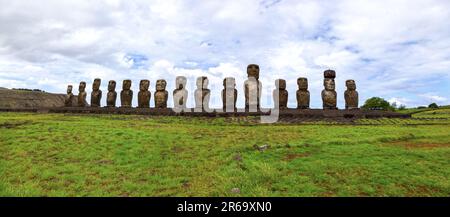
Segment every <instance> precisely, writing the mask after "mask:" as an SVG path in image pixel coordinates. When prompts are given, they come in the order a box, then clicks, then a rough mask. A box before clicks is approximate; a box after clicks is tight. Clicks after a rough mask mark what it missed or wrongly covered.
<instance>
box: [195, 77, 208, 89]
mask: <svg viewBox="0 0 450 217" xmlns="http://www.w3.org/2000/svg"><path fill="white" fill-rule="evenodd" d="M197 88H198V89H207V88H208V77H206V76H201V77H198V78H197Z"/></svg>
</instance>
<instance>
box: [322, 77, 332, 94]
mask: <svg viewBox="0 0 450 217" xmlns="http://www.w3.org/2000/svg"><path fill="white" fill-rule="evenodd" d="M323 85H324V86H325V90H328V91H330V90H334V88H335V84H334V79H331V78H325V80H324V81H323Z"/></svg>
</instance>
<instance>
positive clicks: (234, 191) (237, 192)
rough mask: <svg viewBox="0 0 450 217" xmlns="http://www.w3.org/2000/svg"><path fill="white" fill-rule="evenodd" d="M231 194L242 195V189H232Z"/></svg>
mask: <svg viewBox="0 0 450 217" xmlns="http://www.w3.org/2000/svg"><path fill="white" fill-rule="evenodd" d="M231 193H233V194H240V193H241V189H239V188H232V189H231Z"/></svg>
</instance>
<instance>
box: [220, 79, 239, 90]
mask: <svg viewBox="0 0 450 217" xmlns="http://www.w3.org/2000/svg"><path fill="white" fill-rule="evenodd" d="M223 86H224V87H225V88H226V89H234V88H235V87H236V81H235V79H234V78H232V77H227V78H225V79H223Z"/></svg>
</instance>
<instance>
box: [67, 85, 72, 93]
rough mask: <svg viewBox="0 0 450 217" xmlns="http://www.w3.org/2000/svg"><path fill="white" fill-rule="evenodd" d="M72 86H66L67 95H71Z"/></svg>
mask: <svg viewBox="0 0 450 217" xmlns="http://www.w3.org/2000/svg"><path fill="white" fill-rule="evenodd" d="M72 89H73V87H72V85H69V86H67V94H71V93H72Z"/></svg>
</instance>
